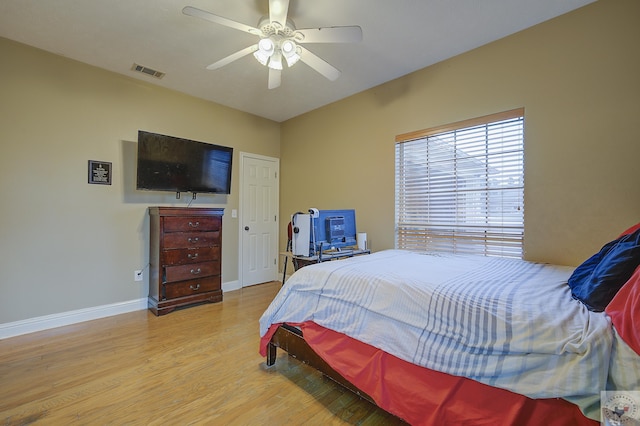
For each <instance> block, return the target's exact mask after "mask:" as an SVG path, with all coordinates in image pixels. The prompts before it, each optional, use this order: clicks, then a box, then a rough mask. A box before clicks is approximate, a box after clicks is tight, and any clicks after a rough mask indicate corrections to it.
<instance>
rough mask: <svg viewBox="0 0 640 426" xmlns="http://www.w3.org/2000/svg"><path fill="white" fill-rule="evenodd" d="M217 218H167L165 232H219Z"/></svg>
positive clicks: (218, 220)
mask: <svg viewBox="0 0 640 426" xmlns="http://www.w3.org/2000/svg"><path fill="white" fill-rule="evenodd" d="M220 222H221V221H220V219H219V218H217V217H206V216H202V217H201V216H197V217H165V218H164V232H191V231H219V230H220Z"/></svg>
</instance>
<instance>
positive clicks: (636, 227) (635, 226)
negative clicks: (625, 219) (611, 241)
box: [618, 223, 640, 238]
mask: <svg viewBox="0 0 640 426" xmlns="http://www.w3.org/2000/svg"><path fill="white" fill-rule="evenodd" d="M638 229H640V223H637V224H635V225H633V226H632V227H631V228H629V229H627V230H626V231H624V232H623V233H622V234H620V235H618V238H620V237H624V236H625V235H629V234H631V233H633V232H636V231H637V230H638Z"/></svg>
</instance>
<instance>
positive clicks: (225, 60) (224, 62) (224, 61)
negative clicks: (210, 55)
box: [207, 44, 258, 70]
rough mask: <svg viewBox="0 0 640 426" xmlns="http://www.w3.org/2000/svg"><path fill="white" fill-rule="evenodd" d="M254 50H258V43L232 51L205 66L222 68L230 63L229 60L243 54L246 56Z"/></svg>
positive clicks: (215, 68)
mask: <svg viewBox="0 0 640 426" xmlns="http://www.w3.org/2000/svg"><path fill="white" fill-rule="evenodd" d="M256 50H258V45H257V44H254V45H253V46H249V47H245V48H244V49H242V50H239V51H237V52H236V53H232V54H231V55H229V56H227V57H225V58H222V59H220V60H219V61H217V62H214V63H213V64H211V65H208V66H207V69H208V70H217V69H218V68H222V67H223V66H225V65H227V64H230V63H231V62H233V61H235V60H237V59H240V58H242V57H243V56H247V55H248V54H250V53H253V52H255V51H256Z"/></svg>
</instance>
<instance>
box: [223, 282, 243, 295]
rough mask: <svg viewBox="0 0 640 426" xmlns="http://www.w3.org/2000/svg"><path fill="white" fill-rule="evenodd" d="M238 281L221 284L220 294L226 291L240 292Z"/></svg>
mask: <svg viewBox="0 0 640 426" xmlns="http://www.w3.org/2000/svg"><path fill="white" fill-rule="evenodd" d="M241 288H242V287H240V281H238V280H235V281H229V282H228V283H222V292H223V293H226V292H227V291H233V290H240V289H241Z"/></svg>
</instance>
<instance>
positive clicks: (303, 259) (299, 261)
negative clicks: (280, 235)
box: [291, 249, 371, 271]
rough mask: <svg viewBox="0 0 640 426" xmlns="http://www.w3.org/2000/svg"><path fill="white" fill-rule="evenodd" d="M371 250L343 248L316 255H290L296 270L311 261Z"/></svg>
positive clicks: (351, 255) (332, 258)
mask: <svg viewBox="0 0 640 426" xmlns="http://www.w3.org/2000/svg"><path fill="white" fill-rule="evenodd" d="M370 253H371V250H360V249H343V250H341V251H325V252H322V253H320V255H319V256H318V255H316V256H292V257H291V260H292V261H293V268H294V269H295V270H296V271H297V270H298V269H300V268H303V267H305V266H308V265H311V264H313V263H321V262H327V261H330V260H340V259H346V258H347V257H353V256H361V255H363V254H370Z"/></svg>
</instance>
